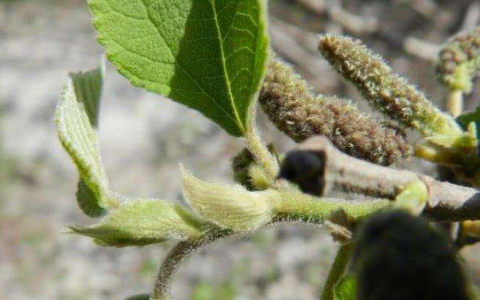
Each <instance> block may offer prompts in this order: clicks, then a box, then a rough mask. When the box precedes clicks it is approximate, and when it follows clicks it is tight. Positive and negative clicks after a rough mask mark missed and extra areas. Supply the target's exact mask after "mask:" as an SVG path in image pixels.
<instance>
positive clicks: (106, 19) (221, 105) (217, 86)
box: [89, 0, 268, 136]
mask: <svg viewBox="0 0 480 300" xmlns="http://www.w3.org/2000/svg"><path fill="white" fill-rule="evenodd" d="M265 2H266V1H265V0H204V1H195V0H176V1H172V0H129V1H126V0H90V1H89V6H90V9H91V11H92V13H93V16H94V26H95V28H96V30H97V32H98V40H99V42H100V43H101V44H102V45H103V46H104V47H105V48H106V50H107V56H108V58H109V60H110V61H111V62H112V63H113V64H114V65H115V66H116V67H117V69H118V70H119V71H120V73H122V74H123V75H124V76H125V77H127V78H128V79H129V80H130V82H131V83H132V84H133V85H135V86H138V87H141V88H145V89H147V90H148V91H151V92H155V93H158V94H160V95H164V96H167V97H169V98H171V99H173V100H175V101H177V102H180V103H182V104H184V105H186V106H188V107H190V108H193V109H196V110H198V111H200V112H201V113H202V114H204V115H205V116H206V117H208V118H210V119H212V120H213V121H215V122H216V123H217V124H218V125H220V126H221V127H223V128H224V129H225V130H226V131H227V132H228V133H230V134H232V135H234V136H240V135H242V134H243V133H244V132H245V127H246V124H247V121H248V118H249V115H248V113H249V107H250V106H251V105H252V102H253V99H254V97H255V96H256V94H257V93H258V91H259V89H260V84H261V81H262V79H263V76H264V72H265V64H266V58H267V54H268V38H267V35H266V32H267V31H266V23H265Z"/></svg>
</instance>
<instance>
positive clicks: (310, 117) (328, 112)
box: [259, 56, 412, 165]
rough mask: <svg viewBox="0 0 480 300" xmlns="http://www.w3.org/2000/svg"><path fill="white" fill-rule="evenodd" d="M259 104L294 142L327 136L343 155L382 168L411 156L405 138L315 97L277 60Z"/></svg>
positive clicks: (334, 101)
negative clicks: (316, 136)
mask: <svg viewBox="0 0 480 300" xmlns="http://www.w3.org/2000/svg"><path fill="white" fill-rule="evenodd" d="M259 102H260V104H261V106H262V109H263V111H264V112H265V113H266V114H267V115H268V117H269V118H270V120H271V121H272V122H273V123H274V124H275V125H276V127H277V128H278V129H279V130H281V131H283V132H284V133H285V134H286V135H288V136H289V137H290V138H292V139H293V140H294V141H296V142H302V141H304V140H306V139H308V138H310V137H312V136H314V135H324V136H326V137H327V138H328V139H329V140H331V141H332V143H333V144H335V146H336V147H337V148H339V149H340V150H342V151H343V152H345V153H347V154H349V155H352V156H355V157H358V158H361V159H364V160H367V161H370V162H373V163H377V164H381V165H390V164H392V163H394V162H396V161H398V160H400V159H401V158H405V157H408V156H410V155H411V153H412V149H411V146H410V145H409V144H408V143H407V141H406V140H405V138H404V137H403V136H402V135H400V134H398V133H397V132H396V131H395V130H393V129H391V128H387V127H385V126H382V125H381V124H380V123H379V122H376V121H374V120H372V119H371V118H369V117H368V116H366V115H365V114H362V113H361V112H360V111H359V110H358V109H357V108H356V107H355V106H354V105H352V104H351V103H350V102H348V101H345V100H341V99H339V98H336V97H327V96H323V95H319V96H317V97H315V96H314V95H313V94H312V92H311V91H310V90H309V88H308V86H307V84H306V82H305V80H303V79H302V78H301V77H300V76H299V75H297V74H295V73H294V71H293V70H292V68H291V67H290V66H288V65H286V64H285V63H283V62H281V61H280V60H279V59H277V58H276V57H274V56H273V57H271V58H270V62H269V64H268V71H267V75H266V78H265V81H264V85H263V88H262V91H261V93H260V97H259Z"/></svg>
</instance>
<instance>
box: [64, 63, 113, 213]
mask: <svg viewBox="0 0 480 300" xmlns="http://www.w3.org/2000/svg"><path fill="white" fill-rule="evenodd" d="M102 68H103V67H100V68H98V69H95V70H92V71H89V72H80V73H75V74H70V77H69V79H68V81H67V83H66V84H65V86H64V91H63V94H62V99H61V100H60V102H59V104H58V106H57V109H56V112H55V123H56V125H57V131H58V136H59V139H60V142H61V143H62V146H63V148H64V149H65V150H66V151H67V153H68V154H69V155H70V157H71V158H72V160H73V161H74V163H75V165H76V167H77V169H78V172H79V175H80V180H79V183H78V191H77V200H78V204H79V206H80V208H81V209H82V210H83V212H84V213H85V214H86V215H88V216H91V217H99V216H102V215H104V214H105V213H106V212H107V208H108V204H107V202H108V201H109V195H108V180H107V177H106V175H105V170H104V168H103V165H102V163H101V160H100V149H99V145H98V138H97V132H96V130H95V128H94V127H95V126H96V125H97V122H98V108H99V103H100V98H101V89H102V83H103V71H102Z"/></svg>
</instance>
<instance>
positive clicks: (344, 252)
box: [320, 243, 353, 300]
mask: <svg viewBox="0 0 480 300" xmlns="http://www.w3.org/2000/svg"><path fill="white" fill-rule="evenodd" d="M352 253H353V244H352V243H347V244H344V245H341V246H340V249H339V250H338V252H337V254H336V256H335V260H334V261H333V264H332V268H331V269H330V272H329V273H328V277H327V280H326V281H325V286H324V288H323V292H322V296H321V298H320V299H321V300H333V298H334V294H333V290H334V288H335V285H336V284H337V282H338V281H339V280H340V278H341V277H342V275H343V274H344V273H345V269H346V268H347V266H348V263H349V262H350V258H351V257H352Z"/></svg>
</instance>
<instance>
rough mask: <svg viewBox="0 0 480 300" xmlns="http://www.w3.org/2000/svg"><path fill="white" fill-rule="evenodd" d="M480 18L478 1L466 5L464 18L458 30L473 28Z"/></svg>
mask: <svg viewBox="0 0 480 300" xmlns="http://www.w3.org/2000/svg"><path fill="white" fill-rule="evenodd" d="M479 20H480V3H479V2H478V1H474V2H473V3H472V4H470V6H468V8H467V10H466V13H465V18H464V19H463V23H462V27H461V29H460V31H465V30H470V29H473V28H475V26H476V25H477V23H478V21H479Z"/></svg>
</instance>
